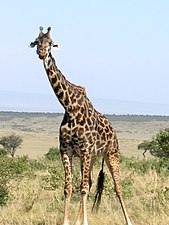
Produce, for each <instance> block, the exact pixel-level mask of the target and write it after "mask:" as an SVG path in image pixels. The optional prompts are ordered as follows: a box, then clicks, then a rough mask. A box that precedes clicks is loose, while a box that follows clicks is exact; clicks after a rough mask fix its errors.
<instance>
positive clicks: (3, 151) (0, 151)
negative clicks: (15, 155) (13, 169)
mask: <svg viewBox="0 0 169 225" xmlns="http://www.w3.org/2000/svg"><path fill="white" fill-rule="evenodd" d="M7 155H8V152H7V150H6V149H5V148H0V157H2V156H7Z"/></svg>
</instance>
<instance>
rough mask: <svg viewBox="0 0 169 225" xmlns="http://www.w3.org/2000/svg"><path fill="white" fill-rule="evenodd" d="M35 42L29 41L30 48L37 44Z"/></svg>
mask: <svg viewBox="0 0 169 225" xmlns="http://www.w3.org/2000/svg"><path fill="white" fill-rule="evenodd" d="M37 43H38V42H37V41H34V42H31V43H30V45H29V47H30V48H34V47H35V45H37Z"/></svg>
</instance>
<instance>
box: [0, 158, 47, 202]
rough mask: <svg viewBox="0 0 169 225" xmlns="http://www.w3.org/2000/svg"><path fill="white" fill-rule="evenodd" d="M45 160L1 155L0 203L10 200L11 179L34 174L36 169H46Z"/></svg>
mask: <svg viewBox="0 0 169 225" xmlns="http://www.w3.org/2000/svg"><path fill="white" fill-rule="evenodd" d="M45 168H46V165H45V163H44V162H41V161H37V160H31V159H29V158H28V156H22V157H18V158H9V157H6V156H4V157H1V163H0V205H1V206H3V205H5V204H6V202H7V200H8V193H9V190H10V181H11V180H16V179H21V178H22V177H23V176H29V177H32V176H34V172H35V170H42V169H45Z"/></svg>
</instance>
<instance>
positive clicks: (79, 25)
mask: <svg viewBox="0 0 169 225" xmlns="http://www.w3.org/2000/svg"><path fill="white" fill-rule="evenodd" d="M39 26H43V27H44V29H45V30H46V28H47V27H48V26H51V27H52V30H51V36H52V39H53V41H55V42H57V43H58V44H59V46H60V50H59V51H53V52H52V53H53V56H54V57H55V59H56V61H57V64H58V67H59V68H60V70H61V71H62V72H63V73H64V74H65V76H66V77H67V79H68V80H70V81H71V82H74V83H75V84H79V85H82V86H85V87H86V89H87V93H88V96H89V97H90V98H102V99H108V98H110V99H115V100H128V101H137V102H148V103H149V102H150V103H164V104H169V88H168V87H169V1H168V0H161V1H159V0H118V1H117V0H116V1H115V0H104V1H101V0H85V1H80V0H71V1H70V0H69V1H68V0H67V1H66V0H62V1H56V0H53V1H52V0H47V1H44V0H29V1H23V0H15V1H12V0H5V1H1V7H0V29H1V36H0V50H1V54H0V70H1V72H0V91H17V92H20V93H22V92H24V93H42V94H49V93H52V89H51V87H50V85H49V82H48V80H47V76H46V73H45V71H44V68H43V64H42V61H41V60H39V58H38V57H37V55H36V51H35V49H31V48H29V47H28V45H29V43H30V42H31V41H34V39H35V38H36V37H37V35H38V33H39Z"/></svg>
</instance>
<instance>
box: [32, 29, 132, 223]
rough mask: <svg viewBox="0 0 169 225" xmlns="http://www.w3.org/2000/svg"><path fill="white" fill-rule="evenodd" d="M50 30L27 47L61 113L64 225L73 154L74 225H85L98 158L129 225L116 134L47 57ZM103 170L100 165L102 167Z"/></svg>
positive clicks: (83, 91)
mask: <svg viewBox="0 0 169 225" xmlns="http://www.w3.org/2000/svg"><path fill="white" fill-rule="evenodd" d="M50 30H51V29H50V27H49V28H48V29H47V33H43V29H42V28H40V33H39V36H38V37H37V38H36V40H35V41H34V42H31V44H30V47H35V46H37V50H36V52H37V54H38V56H39V58H40V59H42V60H43V64H44V68H45V70H46V73H47V76H48V79H49V82H50V84H51V86H52V88H53V91H54V93H55V95H56V96H57V98H58V100H59V102H60V103H61V105H62V106H63V107H64V109H65V114H64V117H63V121H62V123H61V126H60V131H59V140H60V153H61V157H62V161H63V166H64V170H65V187H64V194H65V208H64V222H63V224H64V225H68V224H69V217H68V213H69V206H70V197H71V192H72V178H71V167H72V156H73V153H74V152H75V153H76V154H77V155H78V156H79V158H80V163H81V175H82V179H81V187H80V191H81V197H80V206H79V211H78V215H77V219H76V225H80V224H84V225H88V221H87V213H86V200H87V194H88V191H89V186H90V185H89V184H91V178H90V173H91V170H92V167H93V163H94V160H95V157H96V156H97V155H102V156H103V159H104V160H105V162H106V164H107V166H108V168H109V171H110V173H111V175H112V178H113V180H114V186H115V190H116V193H117V196H118V198H119V201H120V204H121V207H122V211H123V214H124V217H125V220H126V223H127V225H132V223H131V221H130V219H129V216H128V214H127V211H126V207H125V205H124V201H123V198H122V190H121V185H120V182H119V144H118V139H117V136H116V133H115V131H114V129H113V127H112V125H111V123H110V122H109V121H108V119H107V118H106V117H105V116H104V115H102V114H101V113H99V112H98V111H96V109H95V108H94V107H93V105H92V103H91V101H90V100H89V99H88V97H87V95H86V91H85V88H83V87H81V86H78V85H75V84H72V83H71V82H70V81H68V80H67V79H66V78H65V76H64V75H63V74H62V72H61V71H60V70H59V69H58V67H57V65H56V62H55V59H54V58H53V56H52V54H51V47H53V46H54V44H53V41H52V39H51V37H50ZM102 168H103V165H102Z"/></svg>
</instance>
